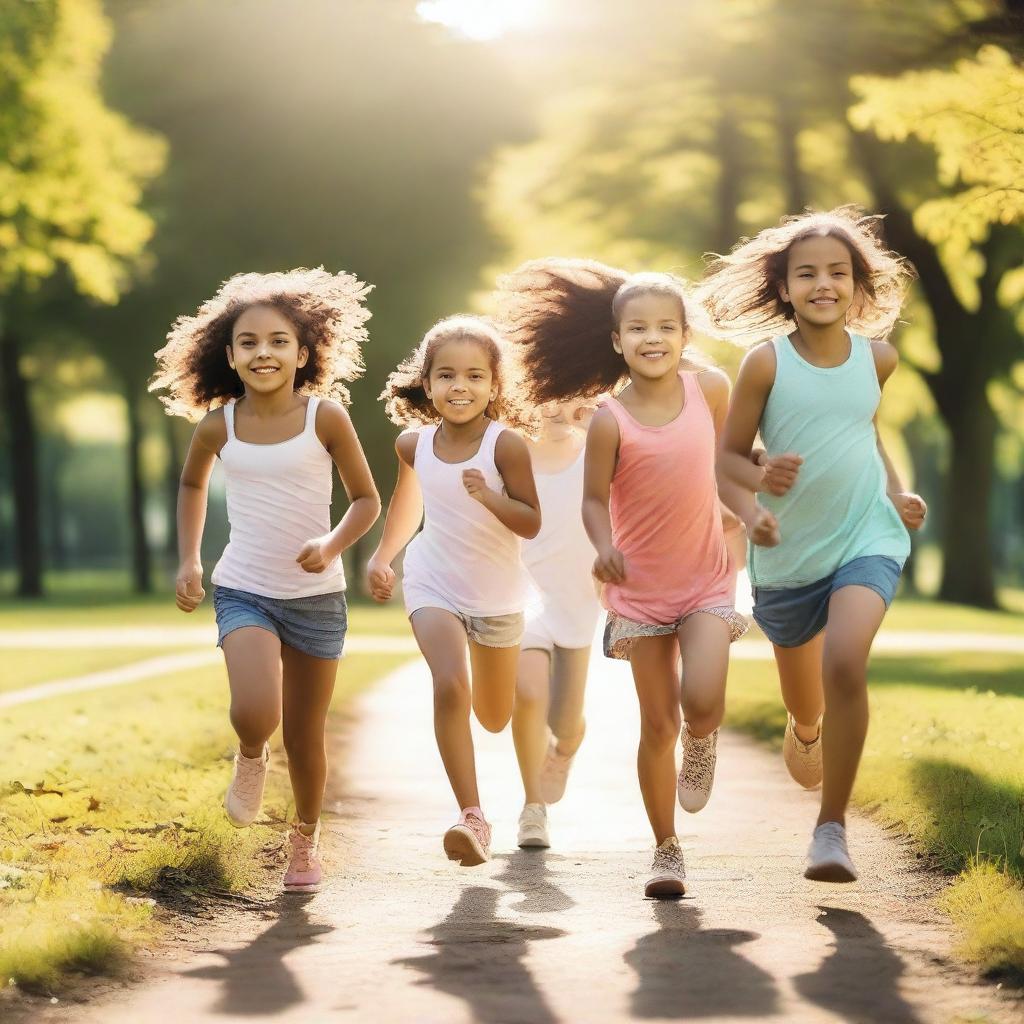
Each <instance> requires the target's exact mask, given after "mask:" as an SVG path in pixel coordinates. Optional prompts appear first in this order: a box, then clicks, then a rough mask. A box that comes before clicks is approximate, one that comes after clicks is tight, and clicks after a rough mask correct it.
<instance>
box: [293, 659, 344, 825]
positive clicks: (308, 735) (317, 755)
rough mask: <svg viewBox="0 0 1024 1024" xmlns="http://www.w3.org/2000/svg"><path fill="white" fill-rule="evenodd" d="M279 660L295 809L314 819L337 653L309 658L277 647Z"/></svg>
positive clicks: (306, 820) (304, 819)
mask: <svg viewBox="0 0 1024 1024" xmlns="http://www.w3.org/2000/svg"><path fill="white" fill-rule="evenodd" d="M281 658H282V661H283V663H284V730H283V731H284V749H285V751H286V752H287V754H288V774H289V775H290V776H291V780H292V794H293V795H294V797H295V814H296V816H297V817H298V819H299V821H300V822H301V823H303V824H306V825H315V824H316V822H317V821H319V820H320V812H321V810H322V809H323V802H324V787H325V786H326V784H327V745H326V738H325V732H326V727H327V712H328V710H329V709H330V706H331V697H332V696H333V694H334V680H335V678H336V676H337V674H338V661H337V659H336V658H314V657H313V656H312V655H310V654H303V653H302V652H301V651H297V650H295V649H294V648H293V647H289V646H288V645H287V644H285V645H283V646H282V648H281Z"/></svg>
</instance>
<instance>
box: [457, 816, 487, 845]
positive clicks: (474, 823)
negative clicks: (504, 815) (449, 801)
mask: <svg viewBox="0 0 1024 1024" xmlns="http://www.w3.org/2000/svg"><path fill="white" fill-rule="evenodd" d="M462 824H463V825H465V826H466V827H467V828H468V829H469V830H470V831H471V832H472V833H473V835H475V836H476V837H477V839H479V840H480V845H481V846H486V845H487V844H488V843H489V842H490V841H491V837H490V831H491V829H490V826H489V825H488V824H487V822H485V821H483V820H482V819H480V818H478V817H477V816H476V815H475V814H467V815H465V816H464V817H463V819H462Z"/></svg>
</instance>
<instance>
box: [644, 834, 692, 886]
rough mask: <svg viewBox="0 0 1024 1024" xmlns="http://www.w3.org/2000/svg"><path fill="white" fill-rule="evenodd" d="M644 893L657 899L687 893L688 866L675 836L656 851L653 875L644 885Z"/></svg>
mask: <svg viewBox="0 0 1024 1024" xmlns="http://www.w3.org/2000/svg"><path fill="white" fill-rule="evenodd" d="M644 895H645V896H653V897H655V898H656V899H657V898H663V897H666V896H685V895H686V866H685V865H684V864H683V851H682V849H681V848H680V846H679V840H678V839H676V837H675V836H669V837H668V839H666V840H665V841H664V842H663V843H662V844H661V846H659V847H658V848H657V849H656V850H655V851H654V863H653V864H651V877H650V878H648V879H647V884H646V885H645V886H644Z"/></svg>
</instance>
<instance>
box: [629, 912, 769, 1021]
mask: <svg viewBox="0 0 1024 1024" xmlns="http://www.w3.org/2000/svg"><path fill="white" fill-rule="evenodd" d="M654 918H655V920H656V921H657V924H658V927H657V928H656V929H655V930H654V931H652V932H650V933H649V934H647V935H645V936H643V938H641V939H640V940H639V941H638V942H637V944H636V945H635V946H634V947H633V948H632V949H631V950H630V951H629V952H628V953H627V954H626V955H625V961H626V963H627V964H629V966H630V967H632V968H633V970H634V971H636V973H637V981H638V983H637V987H636V990H635V991H634V993H633V999H632V1011H633V1015H634V1016H636V1017H645V1018H646V1017H659V1018H665V1017H668V1018H675V1019H683V1018H686V1019H689V1018H693V1017H711V1018H718V1017H767V1016H770V1015H772V1014H774V1013H777V1012H778V993H777V991H776V989H775V982H774V981H773V979H772V977H771V975H770V974H768V973H767V972H766V971H763V970H762V969H761V968H760V967H758V966H757V965H756V964H753V963H751V962H750V961H749V960H747V959H746V957H744V956H742V955H741V954H740V953H739V952H738V951H737V948H736V947H738V946H741V945H743V944H744V943H747V942H753V941H754V940H755V939H757V938H760V936H759V935H758V934H757V933H756V932H746V931H738V930H736V929H732V928H709V929H706V930H702V929H701V927H700V921H701V912H700V910H698V909H697V907H696V906H695V905H694V904H693V903H691V902H690V901H688V900H677V901H672V902H668V901H663V900H659V901H657V902H656V903H654Z"/></svg>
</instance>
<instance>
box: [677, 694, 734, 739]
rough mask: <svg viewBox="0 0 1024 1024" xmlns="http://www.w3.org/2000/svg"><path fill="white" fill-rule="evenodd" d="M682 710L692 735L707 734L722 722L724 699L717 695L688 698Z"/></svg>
mask: <svg viewBox="0 0 1024 1024" xmlns="http://www.w3.org/2000/svg"><path fill="white" fill-rule="evenodd" d="M683 710H684V712H685V713H686V724H687V725H688V726H689V729H690V732H691V733H693V735H694V736H708V735H710V734H711V733H713V732H714V731H715V730H716V729H717V728H718V727H719V726H720V725H721V724H722V719H723V718H724V717H725V701H724V699H722V698H719V697H715V698H711V699H707V698H700V699H697V700H688V701H686V702H685V705H684V708H683Z"/></svg>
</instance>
